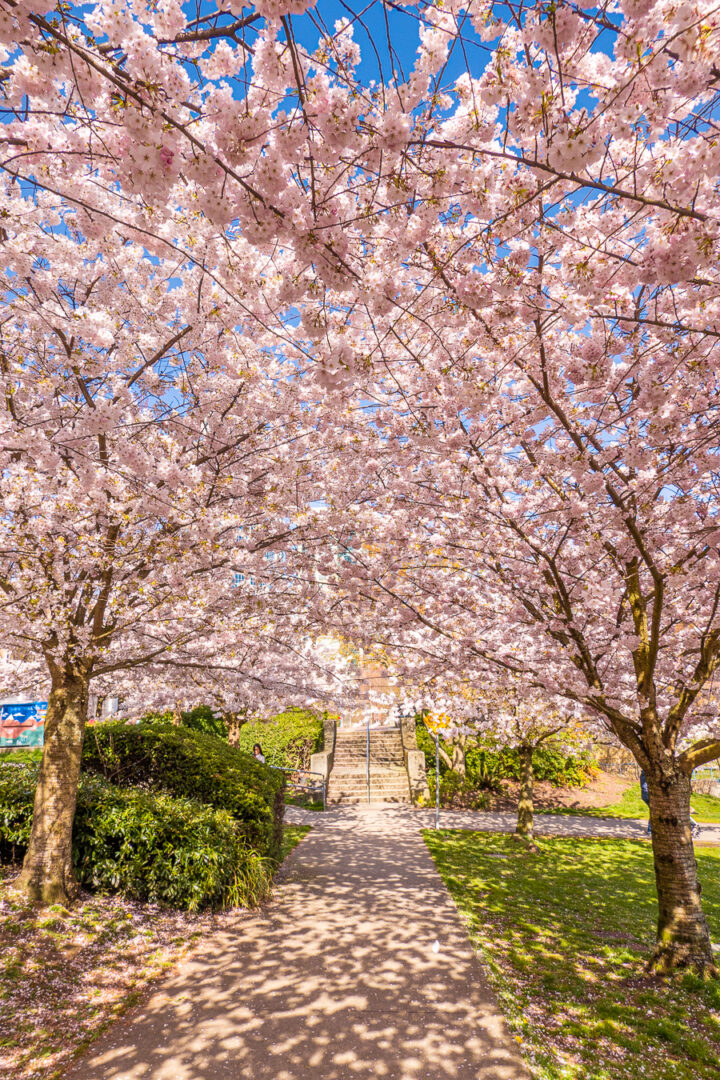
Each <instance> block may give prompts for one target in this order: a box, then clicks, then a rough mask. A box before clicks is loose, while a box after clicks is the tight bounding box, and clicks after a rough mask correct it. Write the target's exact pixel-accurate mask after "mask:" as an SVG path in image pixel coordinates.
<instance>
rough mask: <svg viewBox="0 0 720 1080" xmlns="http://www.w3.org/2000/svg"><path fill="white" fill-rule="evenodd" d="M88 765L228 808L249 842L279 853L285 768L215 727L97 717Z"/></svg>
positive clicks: (127, 782)
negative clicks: (231, 741)
mask: <svg viewBox="0 0 720 1080" xmlns="http://www.w3.org/2000/svg"><path fill="white" fill-rule="evenodd" d="M83 768H84V769H85V770H86V771H88V772H94V773H99V774H100V775H102V776H104V777H105V778H106V779H107V780H110V781H111V782H112V783H114V784H118V785H119V786H120V787H137V786H138V785H145V786H147V787H148V788H149V789H151V790H153V791H167V792H169V793H170V794H171V795H177V796H185V797H187V798H193V799H197V800H198V801H199V802H201V803H205V804H206V805H208V806H214V807H217V808H218V809H222V810H227V812H228V813H229V814H231V815H232V817H233V818H234V819H235V822H236V823H237V826H238V830H239V832H240V834H241V835H242V836H244V837H245V840H246V842H247V844H248V846H249V847H251V848H253V849H255V850H256V851H257V852H259V853H260V854H261V855H267V856H269V857H270V858H273V859H275V858H277V857H278V856H279V853H280V847H281V843H282V823H283V812H284V801H283V794H284V788H285V779H284V776H283V774H282V773H280V772H275V771H273V770H272V769H269V768H268V767H267V766H266V765H263V764H261V763H260V762H258V761H255V759H254V758H252V757H250V756H249V755H248V754H244V753H242V752H241V751H240V750H237V749H236V748H235V747H233V746H229V745H228V744H227V743H224V742H222V741H221V740H220V739H216V738H215V737H214V736H212V735H205V734H203V733H202V732H195V731H189V730H187V729H186V728H184V727H175V726H173V725H172V724H165V723H160V722H157V721H155V722H152V723H141V724H136V725H135V724H124V723H120V722H116V721H114V722H108V723H104V724H93V725H92V727H90V728H89V729H88V731H87V733H86V736H85V743H84V746H83Z"/></svg>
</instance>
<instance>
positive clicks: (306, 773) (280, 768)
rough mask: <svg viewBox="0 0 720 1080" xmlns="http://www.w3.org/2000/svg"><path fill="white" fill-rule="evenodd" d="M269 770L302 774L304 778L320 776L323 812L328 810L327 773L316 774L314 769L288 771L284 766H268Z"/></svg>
mask: <svg viewBox="0 0 720 1080" xmlns="http://www.w3.org/2000/svg"><path fill="white" fill-rule="evenodd" d="M268 768H269V769H276V770H277V771H278V772H286V773H302V774H303V775H304V776H319V777H321V779H322V803H323V810H325V809H326V805H325V773H321V772H314V771H313V770H312V769H288V768H285V766H283V765H268Z"/></svg>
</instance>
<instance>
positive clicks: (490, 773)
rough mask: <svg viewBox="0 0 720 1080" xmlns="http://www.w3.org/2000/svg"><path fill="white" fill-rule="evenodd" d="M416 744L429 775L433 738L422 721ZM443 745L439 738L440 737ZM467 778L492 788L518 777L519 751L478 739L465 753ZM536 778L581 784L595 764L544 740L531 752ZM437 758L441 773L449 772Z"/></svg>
mask: <svg viewBox="0 0 720 1080" xmlns="http://www.w3.org/2000/svg"><path fill="white" fill-rule="evenodd" d="M417 740H418V746H419V748H420V749H421V750H422V751H423V753H424V754H425V764H426V767H427V771H428V774H429V773H430V772H431V771H432V772H433V773H434V772H435V739H434V738H433V737H432V735H431V734H430V732H429V731H428V729H427V728H426V727H425V725H424V724H423V723H421V722H418V724H417ZM440 743H441V745H442V739H441V740H440ZM465 766H466V769H467V775H468V778H469V779H470V780H471V781H472V784H473V786H474V787H475V788H481V789H482V788H484V789H486V790H495V789H497V787H498V786H499V784H500V782H501V781H502V780H519V779H520V771H521V764H520V754H519V753H518V751H517V750H514V749H513V748H512V747H509V746H500V745H499V744H498V743H496V742H494V741H493V740H491V739H480V740H479V743H478V745H477V746H471V747H469V748H468V750H467V752H466V754H465ZM533 769H534V772H535V779H536V780H548V781H549V782H550V783H551V784H554V785H555V786H556V787H583V786H584V785H585V784H587V783H588V781H589V780H590V779H591V778H592V777H593V776H594V775H595V773H596V771H597V770H596V766H595V764H594V762H593V761H592V759H591V758H590V757H589V756H588V755H587V754H566V753H565V752H564V751H563V750H560V749H558V747H557V746H554V745H553V744H552V743H543V744H542V745H541V746H540V747H538V749H537V750H535V752H534V753H533ZM449 771H450V770H449V769H448V766H447V765H446V764H445V763H444V762H443V760H442V758H441V759H440V774H441V776H444V775H445V773H446V772H449Z"/></svg>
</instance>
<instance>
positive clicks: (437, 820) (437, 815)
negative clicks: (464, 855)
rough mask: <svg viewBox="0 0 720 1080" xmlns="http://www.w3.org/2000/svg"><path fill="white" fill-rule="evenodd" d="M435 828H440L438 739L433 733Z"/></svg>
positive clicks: (435, 733)
mask: <svg viewBox="0 0 720 1080" xmlns="http://www.w3.org/2000/svg"><path fill="white" fill-rule="evenodd" d="M433 734H434V735H435V828H436V829H439V828H440V737H439V735H438V733H437V731H435V732H434V733H433Z"/></svg>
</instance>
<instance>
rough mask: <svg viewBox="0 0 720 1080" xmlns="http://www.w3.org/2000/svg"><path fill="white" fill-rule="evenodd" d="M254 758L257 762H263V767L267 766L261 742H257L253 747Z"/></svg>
mask: <svg viewBox="0 0 720 1080" xmlns="http://www.w3.org/2000/svg"><path fill="white" fill-rule="evenodd" d="M253 757H254V758H255V760H256V761H262V763H263V765H264V764H265V755H264V754H263V752H262V746H261V745H260V743H259V742H256V743H255V745H254V746H253Z"/></svg>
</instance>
